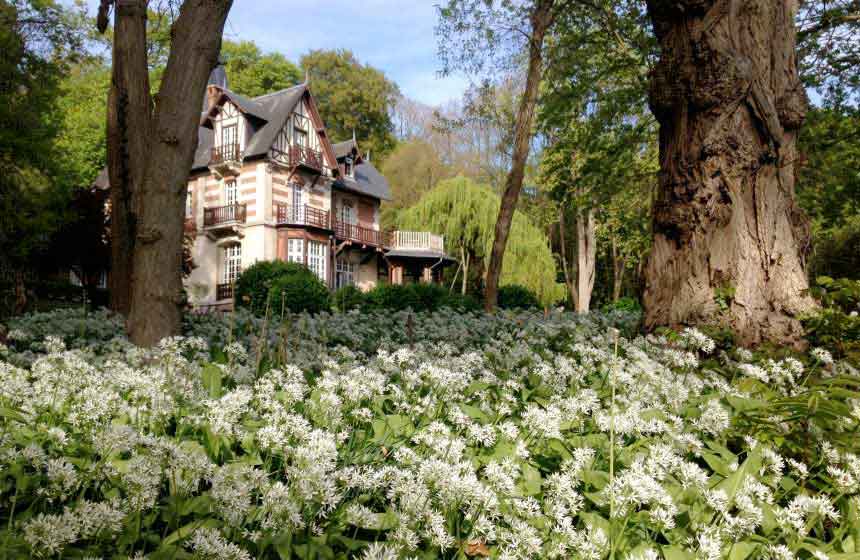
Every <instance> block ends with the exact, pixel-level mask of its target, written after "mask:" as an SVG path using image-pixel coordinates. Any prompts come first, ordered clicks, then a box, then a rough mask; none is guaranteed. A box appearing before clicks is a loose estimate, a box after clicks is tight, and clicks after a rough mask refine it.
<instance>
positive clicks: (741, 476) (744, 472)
mask: <svg viewBox="0 0 860 560" xmlns="http://www.w3.org/2000/svg"><path fill="white" fill-rule="evenodd" d="M759 468H761V453H760V452H759V451H758V450H753V451H751V452H750V454H749V456H748V457H747V459H746V461H744V463H743V464H742V465H741V466H740V467H738V470H736V471H735V472H734V473H732V474H731V476H729V477H728V478H726V479H725V480H723V481H722V482H720V483H719V484H718V485H717V487H716V488H717V489H718V490H723V491H724V492H725V493H726V496H728V498H729V500H733V499H734V497H735V494H737V493H738V490H739V489H740V487H741V484H743V482H744V480H745V479H746V477H747V476H750V475H753V474H754V473H756V472H758V470H759Z"/></svg>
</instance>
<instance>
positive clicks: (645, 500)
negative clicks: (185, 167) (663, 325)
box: [0, 309, 860, 560]
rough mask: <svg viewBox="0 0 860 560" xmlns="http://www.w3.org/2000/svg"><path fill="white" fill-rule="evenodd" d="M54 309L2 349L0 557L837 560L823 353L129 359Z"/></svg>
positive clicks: (479, 317) (619, 350)
mask: <svg viewBox="0 0 860 560" xmlns="http://www.w3.org/2000/svg"><path fill="white" fill-rule="evenodd" d="M75 313H76V312H73V311H63V312H57V313H55V314H53V315H51V316H50V317H44V316H28V317H25V318H22V319H20V320H17V321H16V322H14V323H12V324H10V325H9V327H10V331H9V336H8V340H7V343H6V345H5V346H3V347H0V549H2V550H3V551H4V554H5V555H6V556H7V557H11V558H17V557H25V558H26V557H33V558H59V557H62V558H84V557H87V558H92V557H100V558H126V557H132V558H144V557H145V558H152V559H160V558H225V559H226V558H231V559H250V558H282V559H283V558H352V557H356V558H370V559H376V558H379V559H382V558H385V559H388V558H391V559H394V558H476V557H477V558H479V557H492V558H535V559H537V558H586V559H602V558H619V559H626V558H629V559H636V560H645V559H649V560H650V559H658V558H664V559H666V560H683V559H694V558H702V559H717V558H732V559H734V560H744V559H764V558H773V559H778V560H783V559H789V558H802V559H805V558H815V559H823V558H832V559H848V558H857V557H860V517H858V507H860V498H858V495H860V494H858V493H860V457H858V455H857V453H858V449H857V446H858V444H857V442H856V439H857V438H856V436H857V431H858V426H860V424H858V421H860V373H858V371H857V370H856V369H854V367H852V366H851V365H850V364H849V363H847V362H839V361H834V360H833V358H832V357H831V355H830V354H829V353H828V352H827V351H826V350H822V349H818V348H813V349H812V350H810V351H809V352H808V353H805V354H789V353H788V352H787V351H786V352H783V353H781V354H779V355H777V354H775V353H772V354H770V355H766V354H761V353H754V352H751V351H748V350H743V349H736V348H730V347H720V346H718V345H716V344H715V343H714V341H713V340H712V339H710V338H708V337H707V336H705V335H703V334H702V333H700V332H698V331H695V330H687V331H683V332H680V333H673V332H667V333H665V335H663V336H659V337H657V336H648V337H643V336H639V335H637V330H636V328H635V325H636V317H635V316H632V315H630V314H628V313H624V312H613V313H611V314H606V315H603V314H599V313H592V314H590V315H588V316H578V315H575V314H569V313H548V314H544V313H542V312H525V311H523V312H501V313H499V314H498V315H496V316H487V315H484V314H481V313H457V312H453V311H450V310H447V309H445V310H441V311H438V312H435V313H420V314H413V313H409V312H396V313H395V312H379V313H374V312H368V313H358V312H355V313H346V314H333V315H332V314H327V313H321V314H318V315H316V316H308V315H298V316H292V315H288V316H287V317H285V320H284V322H283V323H271V322H265V321H264V320H262V319H259V318H254V317H253V316H251V315H250V314H248V313H237V314H234V315H228V316H189V317H188V318H187V319H186V323H185V328H186V336H184V337H177V338H171V339H167V340H164V341H163V342H162V343H161V344H160V345H159V346H158V347H157V348H154V349H152V350H143V349H140V348H136V347H134V346H132V345H130V344H129V343H128V342H127V341H125V340H124V338H123V337H122V336H121V335H119V322H117V321H116V320H115V319H113V318H111V317H110V316H109V315H97V316H94V317H92V318H82V317H79V316H77V315H76V314H75ZM91 322H94V323H95V324H93V325H90V323H91ZM106 325H112V327H107V326H106Z"/></svg>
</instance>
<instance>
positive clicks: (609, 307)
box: [602, 297, 642, 313]
mask: <svg viewBox="0 0 860 560" xmlns="http://www.w3.org/2000/svg"><path fill="white" fill-rule="evenodd" d="M602 311H603V312H604V313H606V312H609V311H626V312H629V313H641V312H642V305H641V304H640V303H639V300H637V299H635V298H632V297H622V298H618V299H617V300H616V301H612V302H609V303H607V304H606V305H604V306H603V308H602Z"/></svg>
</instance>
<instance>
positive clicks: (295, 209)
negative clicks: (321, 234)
mask: <svg viewBox="0 0 860 560" xmlns="http://www.w3.org/2000/svg"><path fill="white" fill-rule="evenodd" d="M276 211H277V221H278V224H289V225H297V226H312V227H317V228H320V229H331V220H330V219H329V213H328V211H327V210H322V209H320V208H315V207H313V206H308V205H307V204H301V205H295V204H278V205H277V210H276Z"/></svg>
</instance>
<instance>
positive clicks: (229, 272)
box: [221, 243, 242, 284]
mask: <svg viewBox="0 0 860 560" xmlns="http://www.w3.org/2000/svg"><path fill="white" fill-rule="evenodd" d="M221 251H222V257H221V284H232V283H233V282H235V281H236V279H237V278H239V275H240V274H242V245H241V244H240V243H233V244H231V245H225V246H224V247H223V248H222V249H221Z"/></svg>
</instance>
